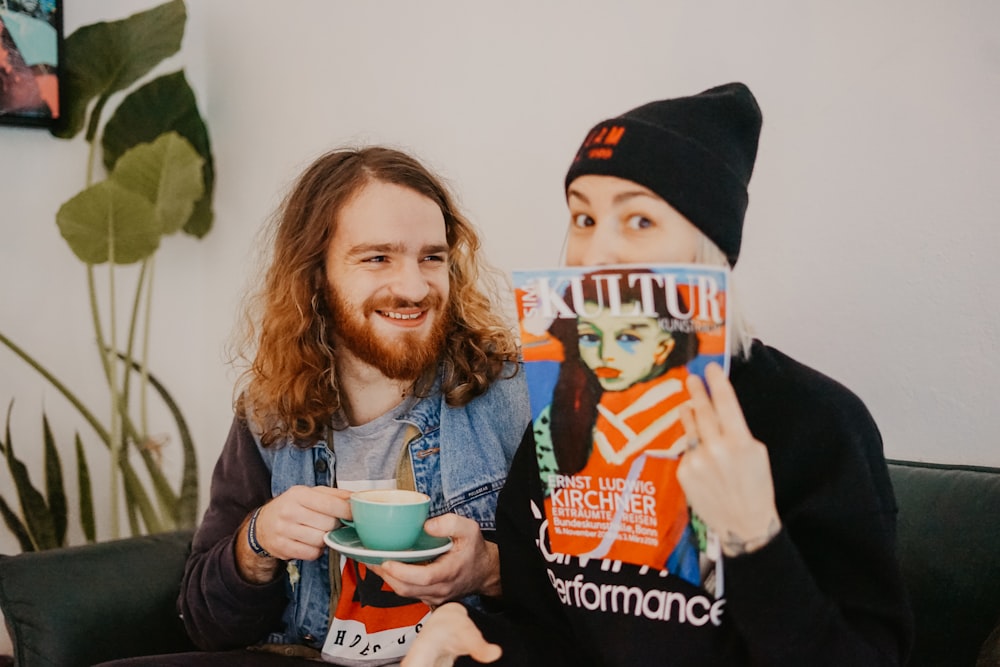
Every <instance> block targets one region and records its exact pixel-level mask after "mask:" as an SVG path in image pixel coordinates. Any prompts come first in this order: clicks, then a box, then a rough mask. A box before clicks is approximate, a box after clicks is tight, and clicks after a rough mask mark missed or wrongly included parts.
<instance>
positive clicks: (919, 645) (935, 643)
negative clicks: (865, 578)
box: [888, 460, 1000, 667]
mask: <svg viewBox="0 0 1000 667" xmlns="http://www.w3.org/2000/svg"><path fill="white" fill-rule="evenodd" d="M888 463H889V474H890V476H891V477H892V485H893V489H894V490H895V493H896V503H897V505H898V506H899V517H898V521H897V534H898V540H897V544H898V548H899V561H900V568H901V570H902V573H903V579H904V581H905V582H906V587H907V590H908V592H909V595H910V601H911V605H912V607H913V613H914V616H915V620H916V646H915V647H914V656H913V660H912V661H911V664H912V665H915V666H917V667H924V666H931V665H935V666H936V665H973V664H975V662H976V655H977V654H978V653H979V652H980V650H981V647H982V645H983V642H984V640H986V638H987V636H988V635H989V634H990V631H991V630H992V629H993V628H994V627H995V625H996V624H997V622H998V621H1000V576H997V573H998V572H1000V469H997V468H987V467H980V466H960V465H946V464H939V463H918V462H913V461H895V460H890V461H889V462H888ZM983 650H985V649H983Z"/></svg>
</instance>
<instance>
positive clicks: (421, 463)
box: [257, 368, 530, 648]
mask: <svg viewBox="0 0 1000 667" xmlns="http://www.w3.org/2000/svg"><path fill="white" fill-rule="evenodd" d="M529 420H530V412H529V407H528V390H527V387H526V385H525V380H524V369H523V368H521V369H519V371H518V373H517V375H515V376H514V377H513V378H511V379H509V380H498V381H496V382H494V383H493V384H492V385H491V386H490V388H489V389H488V390H487V392H486V393H485V394H483V395H482V396H479V397H477V398H475V399H474V400H472V401H471V402H469V403H468V404H466V405H465V406H463V407H460V408H456V407H451V406H448V405H446V404H445V401H444V397H443V396H442V394H441V393H440V392H439V391H438V390H437V387H435V388H434V390H433V391H432V392H431V394H430V395H429V396H428V397H426V398H422V399H420V400H419V401H418V402H417V403H415V404H414V406H413V408H412V409H411V410H410V411H409V412H408V413H406V414H404V415H402V416H401V417H400V418H399V421H401V422H403V423H406V424H410V425H412V426H413V427H415V428H416V431H417V435H416V437H414V438H413V439H411V440H410V441H409V442H408V443H407V448H408V449H409V456H410V461H411V464H412V466H413V479H414V482H415V485H416V489H417V490H418V491H420V492H422V493H426V494H427V495H428V496H430V498H431V505H430V514H431V516H437V515H439V514H445V513H448V512H455V513H456V514H459V515H461V516H464V517H467V518H470V519H474V520H475V521H477V522H478V523H479V526H480V527H481V528H482V529H483V530H494V529H495V528H496V505H497V494H498V493H499V492H500V488H501V487H502V486H503V483H504V481H505V480H506V478H507V471H508V469H509V468H510V462H511V459H512V458H513V456H514V451H515V450H516V449H517V446H518V444H519V443H520V441H521V437H522V436H523V435H524V431H525V428H526V427H527V425H528V422H529ZM411 431H412V429H411ZM257 448H258V449H259V450H260V454H261V457H262V458H263V459H264V463H265V464H266V465H267V467H268V469H270V471H271V494H272V496H278V495H279V494H281V493H284V492H285V491H286V490H288V489H289V488H291V487H292V486H295V485H298V484H304V485H308V486H330V485H331V481H332V480H331V468H332V458H333V453H332V452H331V451H330V448H329V446H328V443H327V442H326V441H325V440H320V441H319V442H317V443H316V444H315V445H314V446H313V447H311V448H309V449H301V448H299V447H295V446H292V445H287V444H286V445H283V446H277V447H268V448H264V447H262V446H261V445H260V442H259V441H258V443H257ZM328 568H329V552H328V551H324V552H323V555H322V556H320V557H319V558H318V559H317V560H314V561H301V560H295V561H290V562H289V572H293V571H294V570H297V572H298V577H299V578H298V581H297V582H295V583H292V582H291V579H290V580H289V586H288V599H289V604H288V607H286V608H285V614H284V622H285V630H284V632H282V633H275V634H272V635H271V636H269V637H268V638H267V640H266V641H267V642H270V643H282V644H290V643H294V644H308V645H310V646H313V647H316V648H320V647H321V646H322V645H323V639H324V638H325V637H326V632H327V629H328V625H329V619H328V617H327V615H328V613H329V607H330V574H329V570H328Z"/></svg>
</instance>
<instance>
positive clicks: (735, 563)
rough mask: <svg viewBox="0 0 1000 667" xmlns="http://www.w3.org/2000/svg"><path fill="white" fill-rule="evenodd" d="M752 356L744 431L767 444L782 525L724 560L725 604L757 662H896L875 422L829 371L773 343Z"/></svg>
mask: <svg viewBox="0 0 1000 667" xmlns="http://www.w3.org/2000/svg"><path fill="white" fill-rule="evenodd" d="M762 352H763V351H762ZM768 364H773V365H770V366H769V365H768ZM759 365H760V366H761V368H759V369H758V370H759V371H760V372H758V373H756V374H751V375H750V377H749V378H748V377H746V376H739V377H738V378H737V382H738V383H739V382H744V383H745V384H743V386H744V387H745V388H746V391H743V392H742V393H741V404H742V405H743V408H744V413H745V414H746V415H747V417H748V422H749V423H750V424H751V430H752V431H753V432H754V435H755V436H756V437H757V438H758V439H759V440H761V441H762V442H764V443H765V445H767V447H768V452H769V455H770V461H771V468H772V476H773V479H774V486H775V495H776V502H777V505H778V512H779V515H780V516H781V521H782V524H783V529H782V531H781V533H779V535H778V536H777V537H776V538H775V539H774V540H772V542H771V543H770V544H768V545H767V546H765V547H764V548H762V549H760V550H758V551H756V552H754V553H751V554H746V555H743V556H739V557H736V558H729V559H726V562H725V564H724V571H725V573H726V598H727V613H728V614H729V615H730V618H731V620H732V622H734V623H735V624H736V626H737V630H738V632H739V634H740V636H741V637H742V638H743V641H744V642H745V643H746V646H747V648H748V651H749V653H750V655H751V656H752V657H753V659H754V661H755V663H754V664H762V665H769V666H774V667H781V666H786V665H787V666H789V667H791V666H794V665H810V666H813V665H818V666H822V665H831V666H833V665H852V666H859V667H869V666H870V667H882V666H896V665H901V664H905V662H906V658H907V656H908V654H909V651H910V649H911V646H912V642H913V619H912V614H911V612H910V607H909V602H908V599H907V595H906V592H905V588H904V585H903V581H902V576H901V574H900V571H899V564H898V561H897V557H896V546H895V539H896V537H895V521H896V503H895V498H894V495H893V491H892V484H891V482H890V480H889V472H888V467H887V465H886V462H885V457H884V454H883V451H882V438H881V435H880V433H879V430H878V427H877V426H876V424H875V422H874V420H873V418H872V416H871V414H870V413H869V411H868V409H867V408H866V407H865V405H864V404H863V403H862V401H861V400H860V399H859V398H858V397H857V396H855V395H854V394H853V393H852V392H850V391H849V390H847V389H846V388H844V387H843V386H841V385H839V384H838V383H836V382H835V381H833V380H831V379H829V378H827V377H826V376H823V375H821V374H819V373H817V372H816V371H813V370H812V369H809V368H807V367H804V366H801V365H799V364H797V363H795V362H792V361H791V360H789V359H787V358H786V357H783V356H782V355H780V354H779V353H777V352H775V351H773V350H768V351H767V352H764V354H763V359H761V363H760V364H759Z"/></svg>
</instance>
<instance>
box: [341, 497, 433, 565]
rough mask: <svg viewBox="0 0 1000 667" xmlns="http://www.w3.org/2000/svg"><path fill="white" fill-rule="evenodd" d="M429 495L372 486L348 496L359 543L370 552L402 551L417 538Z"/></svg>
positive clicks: (422, 524)
mask: <svg viewBox="0 0 1000 667" xmlns="http://www.w3.org/2000/svg"><path fill="white" fill-rule="evenodd" d="M430 503H431V499H430V497H429V496H426V495H424V494H423V493H419V492H417V491H407V490H405V489H373V490H371V491H358V492H356V493H354V494H352V495H351V513H352V514H353V515H354V520H353V521H344V523H346V524H347V525H349V526H352V527H353V528H354V530H355V531H357V533H358V538H359V539H360V540H361V544H363V545H364V547H365V548H366V549H371V550H373V551H405V550H407V549H409V548H410V547H412V546H413V544H414V543H415V542H416V541H417V538H418V537H420V533H421V531H423V528H424V522H425V521H426V520H427V512H428V509H429V507H430Z"/></svg>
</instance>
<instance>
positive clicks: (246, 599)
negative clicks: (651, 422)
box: [179, 147, 529, 665]
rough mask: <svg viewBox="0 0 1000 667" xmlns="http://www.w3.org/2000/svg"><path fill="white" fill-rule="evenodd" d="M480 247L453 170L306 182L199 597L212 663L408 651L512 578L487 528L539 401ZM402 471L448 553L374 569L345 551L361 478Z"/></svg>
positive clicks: (210, 514) (213, 508)
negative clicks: (428, 625)
mask: <svg viewBox="0 0 1000 667" xmlns="http://www.w3.org/2000/svg"><path fill="white" fill-rule="evenodd" d="M479 245H480V244H479V239H478V236H477V234H476V231H475V230H474V228H473V227H472V225H471V224H470V223H469V222H468V220H466V219H465V218H464V217H463V216H462V215H461V213H459V211H458V210H457V208H456V206H455V203H454V202H453V200H452V197H451V195H450V194H449V193H448V191H447V190H446V188H445V186H444V185H443V184H442V183H441V182H440V180H439V179H438V178H436V177H435V176H434V175H432V174H431V173H430V172H429V171H428V170H427V169H426V168H424V167H423V166H422V165H421V164H420V163H419V162H418V161H416V160H415V159H414V158H412V157H410V156H409V155H406V154H404V153H402V152H399V151H396V150H392V149H388V148H382V147H368V148H364V149H360V150H340V151H334V152H330V153H328V154H326V155H324V156H322V157H320V158H319V159H318V160H316V161H315V162H314V163H313V164H312V165H311V166H309V167H308V168H307V169H306V171H305V172H304V173H303V174H302V176H301V177H300V178H299V180H298V181H297V183H296V184H295V185H294V187H293V188H292V190H291V192H290V194H289V195H288V196H287V198H286V199H285V201H284V204H283V206H282V208H281V210H280V214H279V215H278V216H277V217H276V220H275V224H274V226H273V230H272V237H271V242H270V244H269V247H270V248H271V256H270V262H269V266H268V268H267V270H266V272H265V273H264V274H263V285H262V287H261V288H260V290H259V292H258V294H257V295H256V298H255V299H253V300H252V301H250V302H249V308H248V310H247V318H246V327H245V331H244V335H243V336H242V347H241V352H242V356H243V358H245V359H247V360H248V362H249V364H248V367H247V369H246V371H245V373H244V374H243V376H242V378H241V382H240V383H239V384H238V387H237V396H238V399H237V402H236V413H237V414H236V418H235V420H234V422H233V426H232V430H231V432H230V436H229V439H228V441H227V442H226V445H225V448H224V450H223V452H222V455H221V458H220V460H219V462H218V464H217V466H216V468H215V472H214V476H213V479H212V495H211V500H210V503H209V507H208V510H207V512H206V514H205V517H204V520H203V522H202V524H201V526H200V527H199V529H198V531H197V533H196V535H195V538H194V543H193V548H192V554H191V557H190V559H189V560H188V564H187V568H186V572H185V575H184V581H183V587H182V590H181V595H180V600H179V606H180V609H181V611H182V615H183V618H184V622H185V624H186V627H187V629H188V632H189V634H190V635H191V638H192V639H193V641H194V642H195V644H197V645H198V646H199V647H200V648H201V649H203V650H206V651H214V652H216V653H213V654H210V656H211V657H208V658H205V661H206V662H205V664H207V661H208V660H211V662H212V664H213V665H219V664H227V663H226V660H232V661H234V662H233V663H232V664H236V663H239V664H253V661H254V660H255V659H256V660H259V661H260V662H261V663H266V664H271V661H272V660H274V659H275V658H274V656H273V655H268V654H269V653H275V652H277V653H281V654H283V655H286V656H300V657H304V658H313V659H315V658H319V657H322V658H323V659H325V660H327V661H330V662H336V663H338V664H348V665H383V664H391V663H395V662H398V660H399V659H400V658H401V657H402V656H403V655H404V653H405V651H406V649H407V648H408V647H409V645H410V643H412V641H413V638H414V637H415V634H416V632H418V631H419V628H420V624H421V622H422V620H423V619H424V617H425V616H426V615H427V614H429V613H430V609H431V608H432V607H434V606H437V605H439V604H442V603H443V602H445V601H447V600H455V599H459V598H465V599H466V600H467V601H469V600H470V599H471V600H475V599H476V597H475V596H487V597H488V596H496V595H498V594H499V592H500V583H499V568H498V557H497V550H496V546H495V544H493V543H492V542H490V541H489V540H486V539H484V533H485V534H487V535H489V534H490V533H491V532H492V530H493V529H494V527H495V519H494V513H495V507H496V497H497V493H498V492H499V490H500V487H501V486H502V485H503V482H504V479H505V477H506V474H507V469H508V467H509V464H510V461H511V458H512V456H513V453H514V450H515V449H516V447H517V444H518V442H519V440H520V438H521V434H522V433H523V431H524V429H525V427H526V425H527V424H528V421H529V409H528V402H527V391H526V388H525V386H524V382H523V373H520V372H519V369H518V349H517V343H516V338H515V337H514V335H513V333H512V329H511V328H510V327H509V326H508V324H507V323H506V322H505V320H504V318H503V317H501V316H500V315H499V314H498V309H497V307H496V304H495V300H494V297H495V295H496V293H497V292H496V291H495V290H494V289H493V288H491V287H488V286H487V285H489V284H490V283H489V278H491V276H493V275H494V274H493V272H492V270H489V271H487V270H486V269H485V265H484V264H483V261H482V259H481V258H480V256H479V249H480V248H479ZM396 487H399V488H408V489H413V490H417V491H420V492H422V493H425V494H427V495H428V496H430V498H431V502H430V513H431V515H432V517H433V518H432V519H431V520H429V521H428V522H427V523H426V525H425V530H426V532H427V534H428V535H430V536H432V537H435V538H439V539H440V538H444V537H449V538H450V539H451V541H452V546H451V549H450V550H449V551H447V553H444V554H443V555H441V556H440V557H438V558H437V559H436V560H434V561H433V562H431V563H429V564H427V563H420V564H410V563H404V562H390V561H385V562H383V563H381V564H369V565H366V564H364V563H360V562H357V561H355V559H353V558H350V557H348V556H346V555H344V554H341V553H339V552H338V551H334V550H328V549H327V548H326V546H325V543H324V537H325V536H326V535H327V533H329V532H330V531H332V530H334V529H335V528H338V527H339V524H340V519H343V518H350V516H351V513H350V509H349V502H348V499H349V497H350V495H351V493H352V492H353V491H358V490H362V489H369V488H396ZM470 596H472V597H470ZM247 647H250V648H253V649H254V651H251V652H247V651H246V648H247ZM202 655H205V654H202ZM186 659H187V660H189V662H187V663H185V664H200V663H199V662H198V661H197V660H198V659H197V658H195V657H194V656H187V657H186ZM191 660H194V661H195V662H193V663H192V662H190V661H191ZM220 661H221V662H220ZM282 664H284V663H282Z"/></svg>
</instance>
